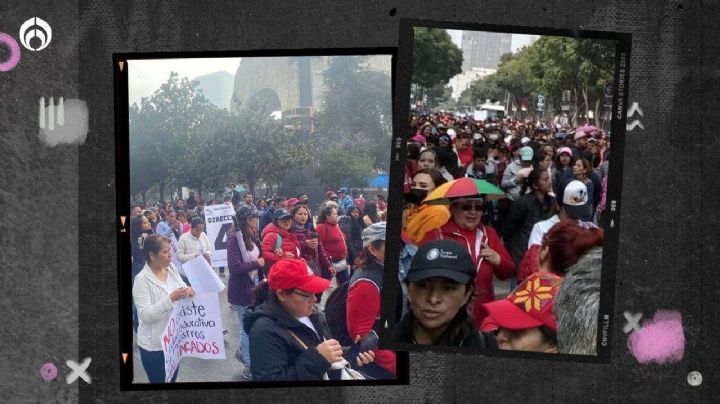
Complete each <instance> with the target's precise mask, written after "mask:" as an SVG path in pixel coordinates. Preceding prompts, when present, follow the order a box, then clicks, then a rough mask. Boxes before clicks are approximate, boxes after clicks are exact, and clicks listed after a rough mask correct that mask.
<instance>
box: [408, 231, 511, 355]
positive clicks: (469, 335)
mask: <svg viewBox="0 0 720 404" xmlns="http://www.w3.org/2000/svg"><path fill="white" fill-rule="evenodd" d="M475 274H476V271H475V265H474V263H473V261H472V258H471V257H470V254H469V253H468V251H467V249H466V248H465V247H464V246H461V245H460V244H458V243H456V242H454V241H451V240H434V241H430V242H428V243H426V244H425V245H423V246H422V247H420V249H418V251H417V254H415V257H413V260H412V263H411V264H410V269H409V270H408V274H407V278H406V279H405V283H406V284H407V285H408V299H409V300H410V303H411V305H410V310H408V312H407V313H406V314H405V315H404V316H403V318H402V320H401V321H400V323H399V324H398V325H397V326H396V329H395V339H396V340H397V341H399V342H404V343H408V344H419V345H436V346H451V347H464V348H482V349H495V348H497V345H496V343H495V338H494V337H493V335H492V334H490V333H488V334H484V333H482V332H479V331H478V330H477V329H475V325H474V323H473V320H472V319H471V317H470V316H469V315H468V303H469V301H470V296H471V295H472V293H473V286H474V285H475Z"/></svg>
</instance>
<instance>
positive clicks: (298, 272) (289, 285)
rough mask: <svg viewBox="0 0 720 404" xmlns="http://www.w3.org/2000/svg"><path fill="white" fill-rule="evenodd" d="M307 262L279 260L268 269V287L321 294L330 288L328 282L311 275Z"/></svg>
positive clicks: (294, 259) (293, 259)
mask: <svg viewBox="0 0 720 404" xmlns="http://www.w3.org/2000/svg"><path fill="white" fill-rule="evenodd" d="M311 273H312V272H311V271H308V265H307V262H305V261H304V260H301V259H296V258H292V259H281V260H280V261H278V262H277V263H276V264H275V265H273V266H272V268H271V269H270V273H269V274H268V286H270V289H272V290H290V289H300V290H304V291H306V292H310V293H314V294H317V293H321V292H323V291H325V289H327V288H329V287H330V281H329V280H327V279H324V278H321V277H319V276H315V275H311Z"/></svg>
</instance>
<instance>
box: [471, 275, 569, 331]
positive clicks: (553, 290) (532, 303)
mask: <svg viewBox="0 0 720 404" xmlns="http://www.w3.org/2000/svg"><path fill="white" fill-rule="evenodd" d="M561 282H562V278H561V277H559V276H557V275H554V274H551V273H544V272H537V273H534V274H532V275H531V276H529V277H528V278H527V279H526V280H525V281H523V282H522V283H521V284H520V285H518V286H517V288H515V290H513V291H512V293H510V295H509V296H508V297H506V298H505V299H502V300H497V301H494V302H490V303H485V304H483V305H481V306H480V307H481V310H484V311H485V312H486V313H487V317H486V318H485V320H483V322H482V324H481V326H480V328H481V329H482V331H483V332H490V331H494V330H496V329H498V328H507V329H508V330H524V329H527V328H533V327H540V326H542V325H545V326H547V327H548V328H550V329H551V330H553V331H557V322H556V321H555V315H554V314H553V301H554V299H555V295H556V294H557V291H558V288H559V287H560V283H561Z"/></svg>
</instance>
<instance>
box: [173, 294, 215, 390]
mask: <svg viewBox="0 0 720 404" xmlns="http://www.w3.org/2000/svg"><path fill="white" fill-rule="evenodd" d="M160 343H161V344H162V347H163V354H164V355H165V382H166V383H169V382H170V381H171V380H172V377H173V375H174V374H175V370H176V369H177V368H178V366H179V365H180V360H181V359H182V358H184V357H186V356H188V357H194V358H202V359H225V344H224V342H223V326H222V319H221V317H220V302H219V298H218V294H217V293H203V294H198V295H195V297H192V298H186V299H182V300H178V301H177V302H175V309H174V310H173V313H172V316H170V320H168V323H167V325H166V326H165V331H164V332H163V333H162V336H161V337H160Z"/></svg>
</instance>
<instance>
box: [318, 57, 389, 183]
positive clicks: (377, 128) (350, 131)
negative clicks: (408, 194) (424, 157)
mask: <svg viewBox="0 0 720 404" xmlns="http://www.w3.org/2000/svg"><path fill="white" fill-rule="evenodd" d="M367 60H368V59H367V57H365V56H338V57H332V58H330V61H329V64H328V68H327V69H326V71H325V73H324V83H325V89H326V91H325V93H324V94H323V103H322V110H321V111H320V113H318V115H317V116H316V128H315V129H316V130H315V133H313V135H312V137H311V142H312V143H313V145H314V146H315V149H316V153H317V154H316V156H315V157H316V160H317V161H325V159H331V158H335V157H336V155H332V153H331V151H332V150H334V149H335V148H340V149H343V150H347V151H349V152H351V154H349V155H348V157H349V158H348V161H347V162H345V163H343V162H342V161H336V162H337V163H341V164H348V165H350V166H351V165H353V164H354V162H353V161H352V160H353V159H354V158H356V157H355V156H357V158H360V159H362V158H364V157H365V156H369V157H371V161H372V163H371V164H370V167H369V169H372V168H376V169H378V170H383V171H388V170H389V167H390V146H391V139H392V83H391V79H390V76H389V75H388V74H386V73H385V72H382V71H377V70H371V69H369V68H368V67H367V66H366V63H367ZM338 170H339V171H338V172H341V171H343V170H344V168H343V169H341V168H340V167H338ZM338 175H339V174H338ZM326 184H327V183H326Z"/></svg>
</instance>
